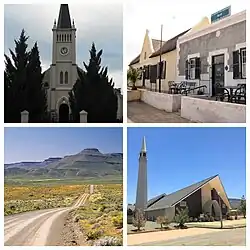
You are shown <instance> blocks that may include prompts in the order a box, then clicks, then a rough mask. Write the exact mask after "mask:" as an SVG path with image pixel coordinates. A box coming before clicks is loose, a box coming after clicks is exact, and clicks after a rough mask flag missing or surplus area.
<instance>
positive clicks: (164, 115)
mask: <svg viewBox="0 0 250 250" xmlns="http://www.w3.org/2000/svg"><path fill="white" fill-rule="evenodd" d="M127 114H128V122H135V123H136V122H138V123H193V122H192V121H190V120H187V119H185V118H182V117H181V116H180V112H173V113H172V112H171V113H170V112H165V111H163V110H159V109H157V108H154V107H152V106H150V105H148V104H146V103H144V102H128V109H127Z"/></svg>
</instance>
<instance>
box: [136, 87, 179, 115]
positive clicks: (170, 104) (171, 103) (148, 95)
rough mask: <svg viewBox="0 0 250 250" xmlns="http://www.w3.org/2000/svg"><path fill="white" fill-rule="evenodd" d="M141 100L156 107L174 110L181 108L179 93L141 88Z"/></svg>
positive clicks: (168, 110)
mask: <svg viewBox="0 0 250 250" xmlns="http://www.w3.org/2000/svg"><path fill="white" fill-rule="evenodd" d="M141 100H142V101H143V102H145V103H147V104H149V105H151V106H153V107H155V108H157V109H161V110H165V111H167V112H176V111H178V110H179V109H180V108H181V95H171V94H166V93H158V92H152V91H147V90H141Z"/></svg>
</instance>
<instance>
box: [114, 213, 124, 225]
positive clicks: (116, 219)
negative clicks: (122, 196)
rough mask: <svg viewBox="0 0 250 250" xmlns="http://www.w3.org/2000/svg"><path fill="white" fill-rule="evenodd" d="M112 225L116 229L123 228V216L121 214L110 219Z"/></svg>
mask: <svg viewBox="0 0 250 250" xmlns="http://www.w3.org/2000/svg"><path fill="white" fill-rule="evenodd" d="M112 223H113V225H114V226H115V227H116V228H122V227H123V216H122V213H120V214H119V215H117V216H115V217H113V218H112Z"/></svg>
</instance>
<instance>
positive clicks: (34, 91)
mask: <svg viewBox="0 0 250 250" xmlns="http://www.w3.org/2000/svg"><path fill="white" fill-rule="evenodd" d="M27 40H28V37H27V36H25V31H24V30H22V32H21V35H20V37H19V39H18V40H15V46H16V47H15V51H12V50H10V55H11V57H9V56H7V55H6V54H5V55H4V56H5V71H4V109H5V110H4V121H5V122H21V112H22V111H24V110H26V111H28V112H29V122H43V119H44V118H45V116H46V110H47V96H46V91H45V88H44V86H43V83H42V80H43V74H42V68H41V62H40V56H39V51H38V47H37V43H35V44H34V46H33V48H32V49H31V50H30V51H28V50H27V48H28V44H27Z"/></svg>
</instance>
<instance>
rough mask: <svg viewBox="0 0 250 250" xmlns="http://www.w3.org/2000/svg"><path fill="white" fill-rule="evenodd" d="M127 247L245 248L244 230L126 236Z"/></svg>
mask: <svg viewBox="0 0 250 250" xmlns="http://www.w3.org/2000/svg"><path fill="white" fill-rule="evenodd" d="M128 245H140V246H245V245H246V228H237V229H205V228H199V229H198V228H189V229H186V230H173V231H164V232H153V233H141V234H134V235H128Z"/></svg>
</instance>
